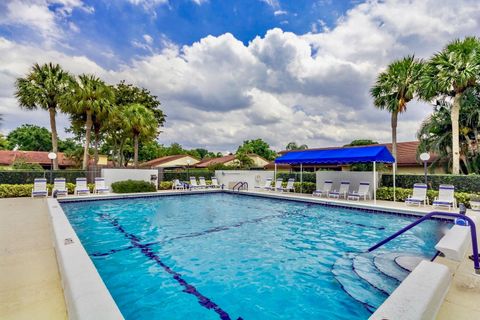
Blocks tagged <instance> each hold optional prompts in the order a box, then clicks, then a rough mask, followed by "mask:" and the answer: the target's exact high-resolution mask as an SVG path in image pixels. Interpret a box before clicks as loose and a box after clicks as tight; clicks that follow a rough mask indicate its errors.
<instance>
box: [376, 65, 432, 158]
mask: <svg viewBox="0 0 480 320" xmlns="http://www.w3.org/2000/svg"><path fill="white" fill-rule="evenodd" d="M423 69H424V64H423V62H422V61H420V60H417V59H415V57H414V56H407V57H405V58H403V59H400V60H396V61H394V62H392V63H391V64H390V65H389V66H388V67H387V70H385V71H384V72H381V73H380V74H379V75H378V77H377V81H376V83H375V85H374V86H373V87H372V88H371V90H370V94H371V96H372V98H373V104H374V106H375V107H377V108H378V109H381V110H387V111H388V112H390V114H391V127H392V155H393V157H394V158H395V159H397V123H398V114H399V113H402V112H405V111H406V110H407V103H408V102H410V101H411V100H412V99H413V98H414V97H415V95H416V94H417V91H418V88H419V85H420V79H421V77H422V71H423ZM393 165H394V166H395V167H396V166H397V163H396V162H395V163H394V164H393Z"/></svg>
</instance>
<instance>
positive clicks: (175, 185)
mask: <svg viewBox="0 0 480 320" xmlns="http://www.w3.org/2000/svg"><path fill="white" fill-rule="evenodd" d="M172 190H185V184H184V183H183V182H180V180H179V179H175V180H173V183H172Z"/></svg>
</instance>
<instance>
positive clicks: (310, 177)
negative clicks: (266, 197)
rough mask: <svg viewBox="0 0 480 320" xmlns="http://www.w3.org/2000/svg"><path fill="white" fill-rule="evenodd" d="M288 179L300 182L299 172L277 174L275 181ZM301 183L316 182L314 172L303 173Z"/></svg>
mask: <svg viewBox="0 0 480 320" xmlns="http://www.w3.org/2000/svg"><path fill="white" fill-rule="evenodd" d="M290 178H294V179H295V181H297V182H300V173H299V172H291V173H289V172H277V179H283V180H284V181H287V180H288V179H290ZM303 182H313V183H315V182H317V174H316V173H315V172H304V173H303Z"/></svg>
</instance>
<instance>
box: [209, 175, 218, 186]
mask: <svg viewBox="0 0 480 320" xmlns="http://www.w3.org/2000/svg"><path fill="white" fill-rule="evenodd" d="M208 187H210V188H212V189H216V188H220V185H219V184H218V179H217V178H216V177H212V183H211V184H210V185H209V186H208Z"/></svg>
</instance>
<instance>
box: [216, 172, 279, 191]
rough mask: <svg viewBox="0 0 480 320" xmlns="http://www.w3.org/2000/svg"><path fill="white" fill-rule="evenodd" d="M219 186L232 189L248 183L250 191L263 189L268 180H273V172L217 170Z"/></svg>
mask: <svg viewBox="0 0 480 320" xmlns="http://www.w3.org/2000/svg"><path fill="white" fill-rule="evenodd" d="M215 176H216V177H217V179H218V183H219V184H223V185H225V188H227V189H231V188H232V187H233V186H234V185H235V184H236V183H238V182H247V183H248V188H249V189H252V190H253V189H254V188H255V187H263V186H264V185H265V181H266V179H268V178H270V179H273V171H255V170H215Z"/></svg>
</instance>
